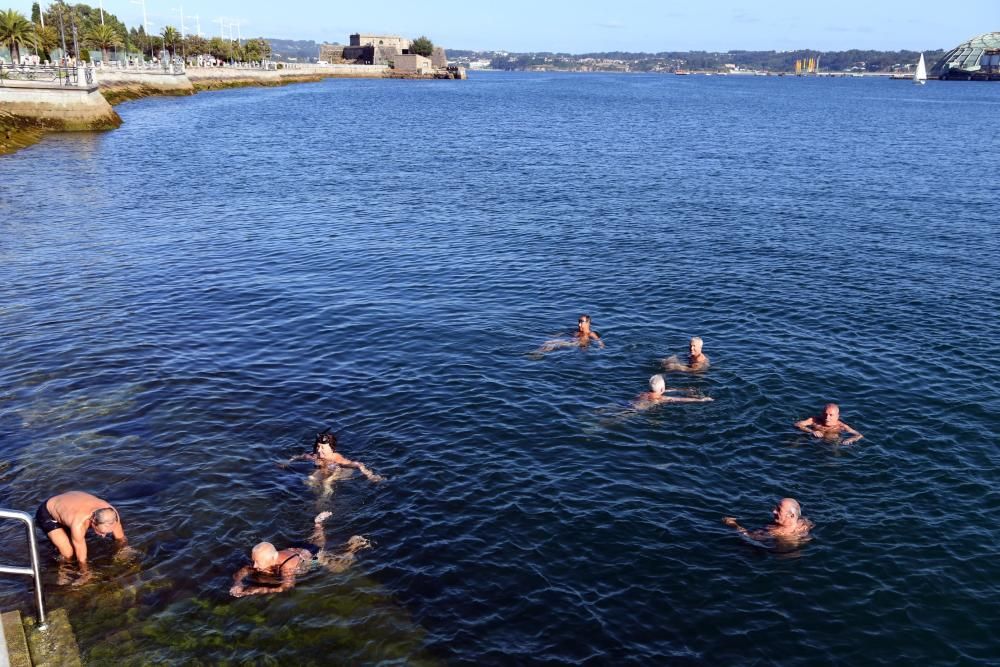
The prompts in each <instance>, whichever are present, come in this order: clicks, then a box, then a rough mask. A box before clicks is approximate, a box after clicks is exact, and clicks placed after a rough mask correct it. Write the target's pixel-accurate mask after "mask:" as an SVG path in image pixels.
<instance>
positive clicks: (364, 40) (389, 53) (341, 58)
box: [319, 33, 448, 74]
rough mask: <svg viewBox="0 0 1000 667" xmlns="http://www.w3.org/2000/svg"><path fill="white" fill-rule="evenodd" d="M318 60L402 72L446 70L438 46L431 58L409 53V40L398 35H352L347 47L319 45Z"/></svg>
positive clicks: (425, 72) (427, 72)
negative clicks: (385, 68) (379, 67)
mask: <svg viewBox="0 0 1000 667" xmlns="http://www.w3.org/2000/svg"><path fill="white" fill-rule="evenodd" d="M319 59H320V60H324V61H326V62H328V63H330V64H355V65H383V66H384V65H392V66H393V67H394V68H395V69H396V70H399V71H400V72H403V73H412V74H431V73H433V72H434V71H436V70H445V69H447V67H448V56H447V55H446V54H445V51H444V49H443V48H441V47H440V46H436V47H434V52H433V53H432V54H431V57H430V58H425V57H424V56H420V55H417V54H415V53H410V40H408V39H406V38H405V37H400V36H398V35H373V34H364V33H355V34H353V35H351V36H350V43H349V44H348V45H347V46H344V45H341V44H321V45H320V47H319Z"/></svg>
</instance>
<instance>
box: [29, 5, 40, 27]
mask: <svg viewBox="0 0 1000 667" xmlns="http://www.w3.org/2000/svg"><path fill="white" fill-rule="evenodd" d="M31 22H32V23H41V22H42V8H41V7H40V6H39V5H38V3H37V2H33V3H31Z"/></svg>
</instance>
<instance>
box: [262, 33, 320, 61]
mask: <svg viewBox="0 0 1000 667" xmlns="http://www.w3.org/2000/svg"><path fill="white" fill-rule="evenodd" d="M265 39H267V41H268V42H270V43H271V51H272V52H273V54H274V55H273V56H272V57H273V58H274V59H275V60H291V59H293V58H294V59H295V60H298V61H299V62H316V59H317V58H319V44H317V43H316V42H314V41H312V40H311V39H275V38H273V37H266V38H265Z"/></svg>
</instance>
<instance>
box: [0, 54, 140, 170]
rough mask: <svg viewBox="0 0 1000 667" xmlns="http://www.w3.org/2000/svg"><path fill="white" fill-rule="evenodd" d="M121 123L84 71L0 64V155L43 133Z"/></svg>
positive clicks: (99, 128)
mask: <svg viewBox="0 0 1000 667" xmlns="http://www.w3.org/2000/svg"><path fill="white" fill-rule="evenodd" d="M121 124H122V119H121V118H120V117H119V116H118V114H117V113H115V110H114V109H112V108H111V105H110V104H109V103H108V101H107V100H106V99H104V96H102V95H101V93H100V91H99V89H98V86H97V83H96V81H95V80H94V78H93V73H92V72H91V71H88V70H87V69H86V68H83V67H79V68H75V67H70V68H68V67H35V68H18V67H11V66H0V155H2V154H4V153H11V152H13V151H15V150H18V149H19V148H24V147H25V146H29V145H31V144H33V143H35V142H36V141H38V139H40V138H41V137H42V136H43V135H44V134H45V133H46V132H78V131H93V130H110V129H114V128H116V127H118V126H120V125H121Z"/></svg>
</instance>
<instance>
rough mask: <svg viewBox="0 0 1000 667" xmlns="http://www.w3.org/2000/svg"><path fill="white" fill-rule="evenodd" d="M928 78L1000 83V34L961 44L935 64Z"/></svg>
mask: <svg viewBox="0 0 1000 667" xmlns="http://www.w3.org/2000/svg"><path fill="white" fill-rule="evenodd" d="M928 77H930V78H932V79H957V80H960V81H971V80H973V79H976V80H980V81H981V80H986V81H990V80H993V81H1000V32H988V33H986V34H984V35H979V36H978V37H973V38H972V39H970V40H969V41H967V42H963V43H962V44H959V45H958V46H956V47H955V48H954V49H952V50H951V51H949V52H948V53H946V54H944V57H943V58H941V60H939V61H937V62H936V63H934V67H932V68H931V70H930V72H928Z"/></svg>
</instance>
